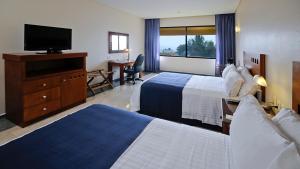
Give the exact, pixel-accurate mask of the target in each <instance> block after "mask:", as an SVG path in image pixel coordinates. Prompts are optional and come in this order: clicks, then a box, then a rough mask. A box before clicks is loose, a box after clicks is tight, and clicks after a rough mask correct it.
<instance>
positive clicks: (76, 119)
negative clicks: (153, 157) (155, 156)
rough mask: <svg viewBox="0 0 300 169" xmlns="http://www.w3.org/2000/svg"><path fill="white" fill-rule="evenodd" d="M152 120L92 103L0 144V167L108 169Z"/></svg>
mask: <svg viewBox="0 0 300 169" xmlns="http://www.w3.org/2000/svg"><path fill="white" fill-rule="evenodd" d="M151 120H152V118H151V117H148V116H144V115H139V114H137V113H131V112H127V111H123V110H119V109H115V108H111V107H108V106H104V105H93V106H90V107H88V108H86V109H83V110H80V111H79V112H77V113H75V114H72V115H70V116H67V117H65V118H63V119H61V120H59V121H57V122H54V123H52V124H50V125H48V126H46V127H43V128H41V129H39V130H37V131H34V132H32V133H30V134H28V135H26V136H24V137H22V138H20V139H17V140H15V141H12V142H10V143H8V144H6V145H4V146H2V147H0V168H1V169H108V168H110V167H111V166H112V165H113V163H114V162H115V161H116V160H117V159H118V158H119V156H120V155H121V154H122V153H123V152H124V151H125V150H126V149H127V147H128V146H129V145H130V144H131V143H132V142H133V141H134V140H135V139H136V138H137V137H138V135H139V134H140V133H141V132H142V131H143V130H144V128H145V127H146V126H147V125H148V124H149V123H150V121H151Z"/></svg>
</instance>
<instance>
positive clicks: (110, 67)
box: [108, 60, 134, 85]
mask: <svg viewBox="0 0 300 169" xmlns="http://www.w3.org/2000/svg"><path fill="white" fill-rule="evenodd" d="M133 64H134V61H115V60H111V61H108V71H109V72H112V71H113V67H114V66H116V67H119V69H120V85H124V84H125V81H124V69H125V67H126V66H130V65H133ZM108 79H109V81H110V82H111V83H112V81H113V76H112V74H110V75H109V76H108Z"/></svg>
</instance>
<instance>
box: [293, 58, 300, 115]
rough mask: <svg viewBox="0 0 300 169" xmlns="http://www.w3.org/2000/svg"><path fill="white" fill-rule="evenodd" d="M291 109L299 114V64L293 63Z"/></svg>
mask: <svg viewBox="0 0 300 169" xmlns="http://www.w3.org/2000/svg"><path fill="white" fill-rule="evenodd" d="M292 95H293V96H292V97H293V101H292V104H293V109H294V110H295V111H296V112H298V113H299V114H300V107H299V106H300V62H293V91H292Z"/></svg>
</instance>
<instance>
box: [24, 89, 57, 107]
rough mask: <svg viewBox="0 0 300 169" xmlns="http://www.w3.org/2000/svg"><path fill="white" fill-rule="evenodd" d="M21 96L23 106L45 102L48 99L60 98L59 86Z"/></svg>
mask: <svg viewBox="0 0 300 169" xmlns="http://www.w3.org/2000/svg"><path fill="white" fill-rule="evenodd" d="M23 98H24V99H23V101H24V107H25V108H27V107H31V106H34V105H38V104H42V103H46V102H48V101H51V100H56V99H59V98H60V87H55V88H51V89H46V90H42V91H39V92H36V93H33V94H27V95H25V96H24V97H23Z"/></svg>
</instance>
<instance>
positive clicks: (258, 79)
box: [253, 75, 268, 87]
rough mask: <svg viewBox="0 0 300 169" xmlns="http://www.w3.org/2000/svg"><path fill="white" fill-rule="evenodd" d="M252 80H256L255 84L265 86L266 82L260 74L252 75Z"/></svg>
mask: <svg viewBox="0 0 300 169" xmlns="http://www.w3.org/2000/svg"><path fill="white" fill-rule="evenodd" d="M253 80H254V81H255V82H256V84H258V85H260V86H263V87H267V86H268V85H267V82H266V79H265V78H264V77H262V76H260V75H255V76H254V77H253Z"/></svg>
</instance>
